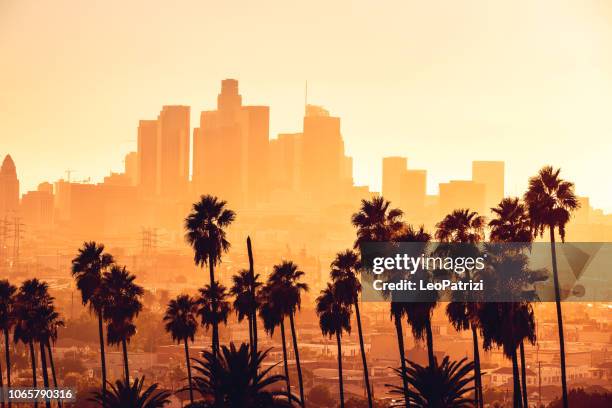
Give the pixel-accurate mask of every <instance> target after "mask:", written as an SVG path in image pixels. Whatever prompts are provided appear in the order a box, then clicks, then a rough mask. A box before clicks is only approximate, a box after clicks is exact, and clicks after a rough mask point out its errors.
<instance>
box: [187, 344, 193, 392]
mask: <svg viewBox="0 0 612 408" xmlns="http://www.w3.org/2000/svg"><path fill="white" fill-rule="evenodd" d="M185 362H186V363H187V379H188V380H189V402H191V403H192V404H193V385H192V383H191V361H190V360H189V345H188V344H187V339H186V338H185Z"/></svg>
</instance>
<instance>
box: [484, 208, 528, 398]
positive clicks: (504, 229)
mask: <svg viewBox="0 0 612 408" xmlns="http://www.w3.org/2000/svg"><path fill="white" fill-rule="evenodd" d="M491 211H492V212H493V214H494V218H493V219H492V220H491V221H489V227H490V229H491V241H492V242H506V243H512V246H511V247H507V248H505V251H504V252H505V253H504V254H502V256H504V257H508V256H510V257H512V256H513V255H514V254H515V253H516V252H517V251H520V250H521V249H522V248H530V247H531V242H532V240H533V234H532V233H531V223H530V220H529V214H528V213H527V208H526V207H525V205H524V204H523V203H521V202H520V200H519V199H518V198H516V197H507V198H504V199H502V200H501V202H500V203H499V204H498V205H497V207H495V208H491ZM519 270H523V268H520V269H519ZM519 278H522V279H521V281H523V282H525V281H526V280H528V279H526V278H528V274H524V276H521V277H519ZM525 283H532V282H525ZM481 309H482V310H481V311H479V315H481V316H483V315H484V314H486V313H490V312H488V309H494V310H493V311H492V312H493V313H491V314H492V316H491V317H492V318H493V319H491V320H490V323H491V324H493V325H494V326H497V327H496V328H497V329H499V331H501V330H502V329H503V328H502V327H499V326H500V325H501V324H504V325H507V324H511V322H513V318H514V316H515V315H516V316H523V317H524V318H525V320H523V321H520V322H519V327H512V329H513V330H512V332H511V333H510V334H511V337H514V338H515V339H513V340H511V339H508V340H506V341H509V342H511V343H515V342H517V341H518V347H519V349H520V359H521V381H519V380H518V362H517V358H516V344H514V346H515V349H514V350H513V351H512V350H504V351H505V354H506V356H507V357H508V358H510V359H512V365H513V367H512V368H513V371H512V373H513V379H514V381H513V384H514V401H515V404H516V403H517V399H518V398H519V394H522V395H523V398H522V405H523V407H528V406H529V402H528V396H527V373H526V369H525V348H524V346H523V339H524V338H527V339H529V340H530V341H532V342H534V341H535V322H534V321H533V320H534V316H533V312H532V311H531V306H530V305H529V304H525V302H521V303H518V304H514V305H509V304H499V305H498V304H495V303H488V304H486V305H483V307H482V308H481ZM495 311H497V313H498V314H497V316H495ZM479 320H480V321H481V324H483V322H484V321H483V318H482V317H480V318H479ZM484 341H485V345H486V344H487V339H486V338H485V340H484ZM494 342H496V343H498V344H499V341H495V340H494ZM508 352H510V354H508ZM520 384H522V386H523V389H522V392H521V391H520V389H519V387H520Z"/></svg>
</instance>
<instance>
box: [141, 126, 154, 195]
mask: <svg viewBox="0 0 612 408" xmlns="http://www.w3.org/2000/svg"><path fill="white" fill-rule="evenodd" d="M138 185H139V186H140V188H141V190H142V191H143V192H144V193H145V194H148V195H151V194H155V191H156V188H157V121H156V120H141V121H140V123H139V124H138Z"/></svg>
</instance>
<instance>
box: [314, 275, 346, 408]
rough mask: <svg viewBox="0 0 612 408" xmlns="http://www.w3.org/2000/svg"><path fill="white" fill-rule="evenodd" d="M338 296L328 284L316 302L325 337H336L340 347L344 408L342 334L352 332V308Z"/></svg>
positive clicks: (340, 382)
mask: <svg viewBox="0 0 612 408" xmlns="http://www.w3.org/2000/svg"><path fill="white" fill-rule="evenodd" d="M343 300H344V299H343V298H341V297H340V296H338V294H337V293H336V288H335V287H334V286H333V285H331V284H329V283H328V284H327V288H325V289H324V290H322V291H321V294H320V295H319V297H318V298H317V301H316V305H317V306H316V311H317V315H318V316H319V326H320V327H321V332H322V333H323V335H324V336H329V337H330V338H331V337H332V336H335V337H336V344H337V346H338V384H339V386H340V408H344V381H343V374H342V332H343V331H346V332H347V333H350V332H351V308H350V306H349V305H347V304H346V302H344V301H343Z"/></svg>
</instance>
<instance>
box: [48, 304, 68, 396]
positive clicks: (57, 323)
mask: <svg viewBox="0 0 612 408" xmlns="http://www.w3.org/2000/svg"><path fill="white" fill-rule="evenodd" d="M60 327H64V321H63V320H61V319H60V318H59V315H58V314H56V315H54V316H51V319H49V320H48V336H47V342H46V343H47V344H46V347H47V351H48V353H49V363H50V365H51V375H52V378H53V387H55V388H57V387H58V382H57V373H56V371H55V363H54V361H53V349H52V348H51V343H55V342H56V341H57V336H58V329H59V328H60ZM57 403H58V405H59V406H60V407H61V406H62V405H63V404H62V401H61V400H60V399H58V401H57Z"/></svg>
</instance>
